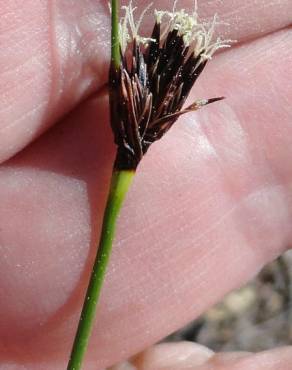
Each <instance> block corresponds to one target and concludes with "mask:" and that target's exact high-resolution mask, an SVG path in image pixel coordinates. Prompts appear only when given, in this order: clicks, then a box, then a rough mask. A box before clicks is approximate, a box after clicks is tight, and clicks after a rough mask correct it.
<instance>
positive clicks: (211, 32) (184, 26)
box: [120, 0, 233, 63]
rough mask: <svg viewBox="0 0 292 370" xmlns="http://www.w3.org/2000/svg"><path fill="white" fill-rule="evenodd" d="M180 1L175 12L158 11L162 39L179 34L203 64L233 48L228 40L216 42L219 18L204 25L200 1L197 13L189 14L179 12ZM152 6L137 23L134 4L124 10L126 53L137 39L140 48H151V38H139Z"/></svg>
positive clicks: (122, 39) (123, 46)
mask: <svg viewBox="0 0 292 370" xmlns="http://www.w3.org/2000/svg"><path fill="white" fill-rule="evenodd" d="M177 2H178V0H175V1H174V5H173V9H172V11H164V10H156V9H155V10H154V15H155V21H156V22H157V23H159V24H161V26H162V29H161V39H162V40H163V39H165V37H166V36H167V34H168V33H169V32H171V31H173V30H177V31H178V34H179V35H180V36H182V37H183V40H184V43H185V45H186V46H190V50H191V52H193V53H194V55H195V56H197V55H199V54H201V58H200V62H199V63H201V62H203V61H205V60H208V59H211V58H212V56H213V54H214V53H215V52H216V51H217V50H219V49H222V48H228V47H230V43H231V42H233V41H232V40H224V39H222V38H221V37H217V38H215V37H214V36H215V29H216V26H217V25H218V24H220V22H218V17H217V15H216V14H215V15H214V17H213V20H212V22H208V23H206V22H201V21H200V19H199V16H198V12H197V7H198V6H197V1H196V0H195V1H194V11H193V13H192V14H189V13H187V12H186V11H185V9H181V10H176V6H177ZM151 6H152V4H149V5H148V6H147V7H146V8H145V9H144V10H143V12H142V13H141V16H140V18H139V20H138V21H137V22H135V19H134V12H135V10H136V8H134V7H133V6H132V0H130V2H129V5H128V6H124V7H123V9H124V11H125V15H124V17H123V18H122V20H121V22H120V44H121V49H122V51H123V52H125V50H126V48H127V45H128V43H130V42H132V41H133V39H136V41H137V42H138V43H140V44H143V45H145V46H147V45H148V44H149V42H151V41H152V39H151V38H149V37H142V36H140V35H139V29H140V27H141V23H142V21H143V18H144V16H145V14H146V12H147V11H148V10H149V9H150V7H151Z"/></svg>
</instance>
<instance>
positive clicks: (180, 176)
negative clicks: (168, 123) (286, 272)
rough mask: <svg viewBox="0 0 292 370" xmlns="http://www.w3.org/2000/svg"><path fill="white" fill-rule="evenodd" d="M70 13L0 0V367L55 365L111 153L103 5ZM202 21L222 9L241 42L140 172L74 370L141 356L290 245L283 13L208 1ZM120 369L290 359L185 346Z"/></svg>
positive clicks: (84, 275) (81, 282) (274, 5)
mask: <svg viewBox="0 0 292 370" xmlns="http://www.w3.org/2000/svg"><path fill="white" fill-rule="evenodd" d="M69 3H70V4H69V5H68V1H65V0H60V1H50V2H46V1H39V2H37V3H36V2H35V1H33V0H27V2H26V6H25V7H23V5H22V2H20V1H4V0H1V1H0V9H1V10H0V39H1V51H0V81H1V91H0V99H1V113H0V125H1V126H0V131H1V134H0V140H1V145H0V148H1V149H0V157H1V159H2V162H3V164H2V166H1V170H0V202H1V209H0V225H1V229H0V231H1V232H0V249H1V259H0V264H1V266H0V281H1V284H0V302H1V305H0V370H28V369H32V370H34V369H35V370H51V369H54V370H61V369H64V368H65V367H66V361H67V357H68V354H69V350H70V347H71V343H72V338H73V335H74V332H75V329H76V325H77V320H78V315H79V310H80V306H81V301H82V296H83V293H84V289H85V286H86V282H87V279H88V274H89V269H90V266H91V261H92V258H93V256H94V253H95V245H96V241H97V238H98V235H99V231H100V223H101V217H102V211H103V207H104V203H105V198H106V193H107V187H108V183H109V178H110V172H111V166H112V161H113V158H114V151H115V148H114V146H113V144H112V135H111V132H110V128H109V122H108V113H107V112H108V106H107V96H106V90H105V89H103V88H102V86H103V85H104V83H105V81H106V75H107V68H108V58H109V54H108V50H109V40H108V36H109V20H108V13H107V2H101V1H89V0H84V1H82V2H78V4H79V5H76V3H75V2H73V1H72V3H71V2H69ZM81 3H82V5H81ZM190 3H191V2H182V6H183V5H184V4H190ZM139 5H141V7H142V6H144V5H145V4H143V3H142V1H141V2H139ZM155 6H156V7H159V8H163V7H164V5H163V2H158V1H157V2H156V3H155ZM200 9H201V11H200V14H202V16H204V17H208V16H209V17H210V16H211V15H212V14H214V13H215V12H218V14H219V15H220V18H221V19H223V20H224V21H228V22H229V23H230V26H228V27H225V31H224V34H225V37H228V38H232V39H236V40H238V43H237V44H236V45H235V46H234V47H233V48H232V49H230V50H228V51H225V52H224V53H222V54H220V55H218V56H216V57H215V58H214V60H213V61H211V62H210V64H209V65H208V67H207V69H206V71H205V72H204V73H203V74H202V76H201V77H200V79H199V81H198V83H197V84H196V87H195V89H194V91H193V94H192V96H191V98H190V101H192V100H194V99H196V98H205V97H207V98H208V97H214V96H221V95H224V96H226V97H227V99H226V100H224V101H223V102H220V103H217V104H214V105H212V106H209V107H206V108H205V109H204V110H202V111H200V112H197V113H194V114H189V115H187V116H184V117H182V118H181V119H180V120H179V121H178V122H177V124H176V125H175V127H174V128H173V129H172V130H171V131H170V132H169V133H168V134H167V135H166V136H165V137H164V138H163V139H162V140H161V142H160V143H159V144H155V145H153V146H152V148H151V149H150V150H149V153H148V154H147V156H146V157H145V158H144V160H143V162H142V163H141V166H140V168H139V170H138V172H137V175H136V178H135V180H134V183H133V186H132V188H131V190H130V192H129V194H128V197H127V200H126V202H125V205H124V208H123V210H122V213H121V217H120V220H119V224H118V230H117V238H116V242H115V244H114V252H113V256H112V259H111V264H110V268H109V272H108V274H107V278H106V282H105V286H104V291H103V295H102V300H101V303H100V306H99V309H98V316H97V321H96V326H95V329H94V333H93V336H92V339H91V343H90V348H89V352H88V355H87V357H86V363H85V366H84V369H85V370H101V369H103V368H104V367H108V366H112V365H114V364H115V363H118V362H120V361H122V360H124V359H126V358H129V357H130V356H132V355H134V354H136V353H138V352H140V351H142V350H143V349H145V348H148V347H149V346H150V345H152V344H153V343H155V342H156V341H158V340H160V339H161V338H163V337H164V336H165V335H167V334H169V333H170V332H172V331H174V330H176V329H177V328H179V327H180V326H182V325H183V324H185V323H186V322H188V321H189V320H191V319H194V318H195V317H197V316H198V315H199V314H200V313H202V312H204V311H205V310H206V309H207V308H208V307H209V306H210V305H212V304H213V303H215V302H216V301H218V300H219V299H221V298H222V297H223V296H224V294H225V293H227V292H228V291H230V290H232V289H234V288H236V287H238V286H240V285H242V284H244V283H245V282H246V281H248V280H249V279H250V278H252V277H253V276H254V275H255V274H256V273H257V271H259V269H260V268H261V267H262V266H263V265H264V264H266V263H267V262H268V261H270V260H272V259H274V258H275V257H276V256H277V255H279V254H280V253H282V252H283V251H284V250H285V249H287V248H289V246H290V245H291V238H292V235H291V233H292V232H291V217H292V211H291V209H292V208H291V206H292V192H291V190H292V186H291V184H292V170H291V166H290V163H291V159H292V146H291V134H292V124H291V117H292V108H291V104H290V102H291V99H292V91H291V87H290V86H289V75H291V71H292V56H291V51H290V45H291V40H292V31H291V27H289V25H290V24H291V14H292V12H291V11H292V3H291V2H290V1H289V0H287V1H284V0H282V1H280V0H278V1H276V0H274V1H264V0H262V1H252V0H250V1H246V2H244V5H243V3H242V2H240V1H235V0H233V1H219V0H218V1H212V2H211V1H206V2H204V3H202V4H201V5H200ZM145 22H146V23H145V24H146V25H145V29H147V24H148V20H147V19H146V21H145ZM94 91H95V92H96V94H95V96H94V97H93V98H91V99H89V100H87V101H85V102H83V103H80V101H83V100H84V99H85V98H86V97H87V96H88V95H89V94H91V93H92V92H94ZM73 108H74V110H73ZM70 110H73V111H72V112H71V113H70V114H69V115H68V116H67V117H66V118H64V119H62V120H61V122H59V123H58V125H56V127H54V128H53V129H51V130H50V131H48V132H46V133H45V134H44V135H42V137H40V138H39V139H38V140H37V141H34V142H33V143H32V144H31V145H29V146H27V145H28V144H29V143H30V142H31V141H32V140H33V139H34V138H36V137H38V136H39V135H40V133H42V132H44V130H45V129H46V128H48V127H49V126H51V125H53V124H54V123H56V122H57V121H58V120H59V118H60V117H62V116H63V115H64V114H65V113H66V112H69V111H70ZM25 146H27V148H25V149H24V150H22V151H20V150H21V149H23V148H24V147H25ZM16 153H18V154H16ZM14 154H16V155H15V156H14V157H13V158H12V159H10V160H8V161H5V160H6V159H8V158H10V157H11V156H12V155H14ZM204 362H205V364H203V363H204ZM132 363H133V366H135V367H139V370H142V369H143V370H148V369H152V370H162V369H163V370H166V369H167V370H172V369H173V370H176V369H196V370H197V369H198V370H210V369H212V370H221V369H223V368H224V370H231V369H232V370H241V369H248V370H260V369H269V370H274V369H277V370H282V369H283V370H286V369H290V368H291V367H292V350H291V349H290V348H286V349H279V350H275V351H271V352H266V353H262V354H258V355H251V354H232V355H220V354H218V355H215V356H213V355H212V353H210V351H207V350H206V349H202V348H201V347H197V346H196V345H194V344H188V343H183V344H180V345H179V346H173V345H170V346H167V347H166V346H162V347H161V346H159V347H156V348H154V349H150V350H148V351H146V352H145V353H143V354H141V355H140V356H139V357H136V358H135V359H134V360H133V361H132ZM127 366H128V365H127ZM133 366H132V368H133ZM128 367H129V366H128ZM119 368H120V369H121V368H122V365H119ZM124 368H125V367H124Z"/></svg>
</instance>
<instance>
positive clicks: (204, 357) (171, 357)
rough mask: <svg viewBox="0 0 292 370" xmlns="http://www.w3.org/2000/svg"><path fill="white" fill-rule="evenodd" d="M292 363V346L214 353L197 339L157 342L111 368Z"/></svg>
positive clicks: (211, 368)
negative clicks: (259, 350) (196, 342)
mask: <svg viewBox="0 0 292 370" xmlns="http://www.w3.org/2000/svg"><path fill="white" fill-rule="evenodd" d="M291 366H292V349H291V347H286V348H279V349H275V350H272V351H265V352H262V353H258V354H251V353H244V352H234V353H232V352H229V353H218V354H213V353H212V351H210V350H209V349H207V348H205V347H202V346H199V345H197V344H195V343H188V342H181V343H170V344H169V343H164V344H159V345H156V346H154V347H152V348H150V349H148V350H146V351H144V352H143V353H141V354H140V355H139V356H137V357H135V358H134V359H133V360H132V361H130V362H128V363H123V364H120V365H117V366H114V367H113V368H112V369H111V370H153V369H155V370H247V369H250V370H251V369H253V370H288V369H290V368H291Z"/></svg>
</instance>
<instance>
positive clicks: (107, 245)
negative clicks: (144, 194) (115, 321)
mask: <svg viewBox="0 0 292 370" xmlns="http://www.w3.org/2000/svg"><path fill="white" fill-rule="evenodd" d="M134 174H135V172H134V171H116V170H114V171H113V176H112V181H111V185H110V191H109V195H108V200H107V205H106V209H105V213H104V219H103V226H102V231H101V237H100V243H99V248H98V251H97V255H96V259H95V262H94V265H93V268H92V273H91V278H90V282H89V285H88V288H87V292H86V296H85V300H84V304H83V308H82V312H81V316H80V320H79V325H78V329H77V333H76V336H75V340H74V344H73V348H72V352H71V357H70V361H69V364H68V367H67V370H80V369H81V366H82V360H83V357H84V354H85V351H86V348H87V344H88V340H89V337H90V333H91V330H92V326H93V323H94V318H95V312H96V306H97V303H98V300H99V296H100V292H101V288H102V284H103V281H104V277H105V273H106V269H107V265H108V262H109V258H110V254H111V250H112V244H113V240H114V235H115V228H116V221H117V217H118V215H119V212H120V209H121V206H122V204H123V200H124V198H125V195H126V194H127V191H128V189H129V186H130V184H131V182H132V179H133V176H134Z"/></svg>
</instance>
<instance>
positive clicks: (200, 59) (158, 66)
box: [110, 1, 231, 170]
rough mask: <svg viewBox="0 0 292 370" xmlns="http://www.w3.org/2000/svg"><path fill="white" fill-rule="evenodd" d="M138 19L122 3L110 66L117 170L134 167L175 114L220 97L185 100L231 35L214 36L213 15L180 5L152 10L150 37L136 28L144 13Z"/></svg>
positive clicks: (139, 26) (163, 131)
mask: <svg viewBox="0 0 292 370" xmlns="http://www.w3.org/2000/svg"><path fill="white" fill-rule="evenodd" d="M150 7H151V4H150V5H149V6H148V7H147V8H146V9H145V10H144V11H143V12H142V14H141V16H140V18H139V19H138V21H137V22H136V21H135V19H134V13H135V10H136V8H133V6H132V1H130V3H129V5H128V6H125V7H123V9H124V11H125V15H124V17H123V18H122V20H121V22H120V29H119V36H120V40H119V43H120V53H121V64H120V66H119V68H116V66H114V65H112V67H111V70H110V103H111V122H112V128H113V132H114V135H115V143H116V144H117V146H118V154H117V159H116V163H115V168H116V169H129V170H135V169H136V167H137V165H138V164H139V162H140V160H141V159H142V157H143V155H144V154H145V153H146V152H147V150H148V148H149V146H150V145H151V144H152V143H153V142H155V141H156V140H158V139H160V138H161V137H162V136H163V135H164V134H165V133H166V132H167V131H168V130H169V129H170V128H171V127H172V125H173V124H174V122H175V121H176V120H177V118H178V117H179V116H180V115H182V114H184V113H187V112H190V111H195V110H197V109H199V108H201V107H202V106H204V105H207V104H210V103H213V102H215V101H218V100H221V99H223V98H222V97H220V98H213V99H203V100H197V101H195V102H194V103H193V104H191V105H190V106H188V107H187V108H185V109H183V105H184V103H185V101H186V99H187V97H188V95H189V93H190V90H191V88H192V87H193V85H194V83H195V82H196V80H197V78H198V77H199V75H200V74H201V73H202V71H203V70H204V68H205V66H206V64H207V62H208V60H210V59H211V58H212V55H213V54H214V53H215V52H216V51H217V50H218V49H221V48H226V47H229V46H230V42H231V41H230V40H222V39H221V38H219V37H218V38H216V39H214V31H215V27H216V25H217V24H218V20H217V16H214V18H213V21H212V22H211V23H209V24H206V23H202V22H200V20H199V17H198V13H197V6H195V10H194V12H193V14H188V13H187V12H186V11H185V10H184V9H182V10H179V11H177V10H176V2H175V3H174V7H173V10H172V11H171V12H170V11H157V10H155V12H154V16H155V24H154V28H153V31H152V34H151V35H150V37H142V36H141V35H140V32H139V31H140V28H141V23H142V20H143V17H144V15H145V13H146V12H147V11H148V10H149V8H150Z"/></svg>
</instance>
